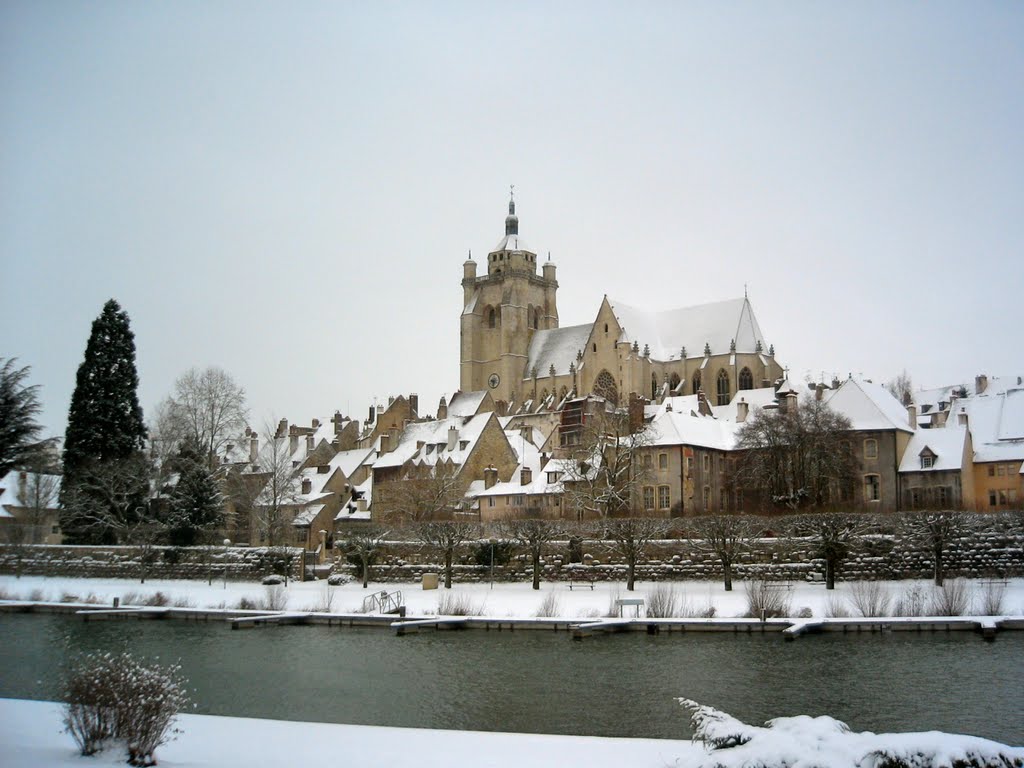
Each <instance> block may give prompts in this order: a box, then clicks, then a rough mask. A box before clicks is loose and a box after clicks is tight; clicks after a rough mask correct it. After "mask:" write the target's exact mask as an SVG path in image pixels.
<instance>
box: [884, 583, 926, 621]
mask: <svg viewBox="0 0 1024 768" xmlns="http://www.w3.org/2000/svg"><path fill="white" fill-rule="evenodd" d="M927 607H928V595H927V593H926V592H925V590H924V588H923V587H922V586H921V585H920V584H914V585H912V586H910V587H907V588H906V589H905V590H903V592H902V593H901V594H900V596H899V597H897V598H896V603H895V604H894V605H893V609H892V615H893V616H924V615H925V613H926V611H927Z"/></svg>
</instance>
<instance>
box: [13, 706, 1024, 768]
mask: <svg viewBox="0 0 1024 768" xmlns="http://www.w3.org/2000/svg"><path fill="white" fill-rule="evenodd" d="M684 716H685V714H684V712H682V711H680V719H682V718H683V717H684ZM706 716H707V718H708V721H707V722H706V723H705V727H704V731H705V735H706V737H707V738H708V740H709V741H711V740H713V739H715V738H719V737H722V736H723V735H730V734H733V733H741V734H743V735H742V739H743V740H745V739H748V738H749V741H748V742H747V743H746V744H743V745H742V746H740V747H735V748H728V749H717V750H714V751H710V748H705V746H704V744H702V743H695V742H690V741H672V740H667V739H610V738H600V737H595V736H551V735H539V734H517V733H486V732H480V731H440V730H429V729H420V728H384V727H378V726H365V725H335V724H329V723H300V722H287V721H282V720H256V719H249V718H240V717H214V716H210V715H182V716H181V717H180V718H179V720H178V723H177V725H178V728H179V729H180V731H181V733H180V734H179V735H178V737H177V738H176V740H174V741H172V742H170V743H168V744H165V745H163V746H161V747H159V748H158V749H157V752H156V757H157V760H158V761H159V764H160V765H163V766H172V767H173V766H182V767H184V766H188V767H189V768H205V766H209V767H210V768H214V767H216V768H235V767H236V766H237V767H238V768H243V767H244V768H254V766H256V767H258V766H278V765H329V764H344V765H358V766H361V768H392V767H393V766H396V765H404V764H412V765H416V766H418V767H419V768H434V767H435V766H436V768H459V767H460V766H467V767H468V766H471V767H472V768H506V767H507V768H519V767H520V766H524V765H527V766H570V765H586V766H591V768H604V767H605V766H608V767H609V768H610V767H611V766H616V767H618V766H633V767H634V768H641V767H643V766H647V767H649V768H665V767H666V766H673V767H674V768H708V767H709V766H717V767H718V768H740V766H751V765H759V766H771V767H773V768H774V766H780V767H781V766H801V765H804V766H824V765H827V766H829V767H830V768H855V766H856V767H859V768H862V767H863V766H868V765H875V764H877V759H878V758H879V757H880V756H883V755H884V756H889V757H905V756H909V755H914V756H917V757H918V760H917V761H916V762H914V763H913V764H914V765H916V766H919V767H920V768H931V767H934V768H940V767H942V768H950V767H951V766H952V765H954V764H959V765H986V766H988V765H1005V766H1010V765H1021V764H1024V763H1022V762H1021V761H1024V749H1020V748H1016V749H1014V748H1006V747H1003V746H1002V745H999V744H996V743H994V742H991V741H986V740H984V739H977V738H974V737H971V736H955V735H949V734H942V733H936V732H930V733H918V734H877V735H876V734H871V733H862V734H858V733H849V732H846V731H845V729H844V727H843V726H842V725H841V724H840V723H838V722H837V721H835V720H833V719H831V718H828V717H818V718H807V717H797V718H780V719H779V720H776V721H773V722H772V723H770V724H769V725H770V726H771V727H769V728H759V727H752V726H747V725H745V724H743V723H739V722H738V721H735V720H733V719H732V718H730V717H729V716H728V715H726V714H725V713H716V712H715V711H714V710H710V711H709V712H707V713H706ZM970 759H973V760H976V762H960V763H955V762H954V761H958V760H959V761H964V760H970ZM1004 759H1005V760H1006V762H1003V760H1004ZM124 760H125V756H124V751H123V749H121V748H118V747H117V746H116V745H111V746H110V747H108V748H107V749H106V750H104V751H103V752H101V753H100V754H99V755H97V756H93V757H89V758H83V757H81V756H79V755H78V753H77V751H76V750H75V747H74V743H73V742H72V740H71V737H70V736H68V735H67V734H65V733H62V727H61V706H60V705H59V704H54V703H52V702H41V701H18V700H13V699H0V762H2V764H3V765H4V766H5V768H37V766H53V767H54V768H83V767H84V766H100V765H124ZM1011 761H1018V762H1011Z"/></svg>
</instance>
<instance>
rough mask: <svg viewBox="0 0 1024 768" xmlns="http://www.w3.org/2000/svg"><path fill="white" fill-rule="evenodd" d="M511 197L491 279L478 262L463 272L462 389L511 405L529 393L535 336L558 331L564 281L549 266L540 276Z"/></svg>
mask: <svg viewBox="0 0 1024 768" xmlns="http://www.w3.org/2000/svg"><path fill="white" fill-rule="evenodd" d="M512 192H513V194H510V195H509V202H508V215H507V216H506V217H505V236H504V237H503V238H502V239H501V240H500V241H499V242H498V244H497V246H495V247H494V249H492V250H491V251H490V252H489V253H488V254H487V274H485V275H480V276H477V274H476V270H477V265H476V262H475V261H473V259H472V256H470V258H469V259H468V260H467V261H466V262H464V263H463V268H462V292H463V309H462V345H461V346H462V354H461V369H460V377H459V380H460V387H461V389H462V390H463V391H467V392H472V391H479V390H482V389H487V390H490V392H491V396H492V397H493V398H494V399H495V400H496V401H497V400H501V401H504V402H505V403H508V404H510V405H512V404H516V405H517V404H519V403H521V402H522V400H523V397H524V393H525V391H526V385H525V381H524V380H525V379H527V378H528V377H529V376H530V372H529V371H527V370H526V360H527V353H528V351H529V348H530V341H531V340H532V339H533V334H534V333H535V332H537V331H539V330H547V329H550V328H557V327H558V307H557V305H556V302H555V295H556V293H557V291H558V281H557V280H556V279H555V265H554V264H552V263H551V261H550V260H549V261H548V262H546V263H545V264H544V267H543V269H542V271H541V274H537V253H536V252H535V251H534V250H532V249H531V248H530V247H529V246H528V245H527V244H526V242H525V241H524V240H523V239H522V238H521V237H520V236H519V217H518V216H516V202H515V198H514V196H513V195H514V188H513V190H512Z"/></svg>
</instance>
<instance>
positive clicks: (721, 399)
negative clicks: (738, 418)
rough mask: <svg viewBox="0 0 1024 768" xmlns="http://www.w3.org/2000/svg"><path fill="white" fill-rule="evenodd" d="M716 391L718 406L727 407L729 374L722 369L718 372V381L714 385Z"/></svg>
mask: <svg viewBox="0 0 1024 768" xmlns="http://www.w3.org/2000/svg"><path fill="white" fill-rule="evenodd" d="M716 387H717V390H718V404H719V405H728V404H729V374H728V373H726V372H725V369H724V368H722V369H720V370H719V371H718V381H717V383H716Z"/></svg>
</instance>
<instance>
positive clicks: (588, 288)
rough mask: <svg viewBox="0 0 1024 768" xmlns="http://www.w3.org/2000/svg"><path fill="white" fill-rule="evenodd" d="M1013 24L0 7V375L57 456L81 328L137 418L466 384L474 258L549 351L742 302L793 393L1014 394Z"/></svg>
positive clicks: (367, 398)
mask: <svg viewBox="0 0 1024 768" xmlns="http://www.w3.org/2000/svg"><path fill="white" fill-rule="evenodd" d="M1022 137H1024V4H1022V3H1019V2H1005V3H987V2H976V3H966V2H964V3H944V2H933V3H888V2H885V3H882V2H879V3H871V2H864V3H849V4H839V3H810V2H791V3H779V4H774V5H772V4H767V3H752V4H747V3H738V2H737V3H717V2H715V3H684V2H672V3H628V4H627V3H595V2H586V3H584V2H580V3H573V2H561V3H550V2H545V3H531V2H515V3H509V2H503V3H477V2H465V3H441V2H430V3H369V2H367V3H342V2H327V3H313V2H296V3H255V2H240V3H233V2H173V3H137V2H124V3H117V2H102V1H101V2H94V3H85V2H41V1H40V0H30V1H29V2H16V1H12V0H7V1H6V2H4V3H2V4H0V260H2V275H3V277H2V278H0V296H2V300H0V355H3V356H17V357H18V358H19V359H20V361H21V363H23V364H28V365H31V366H32V369H33V373H32V381H33V382H34V383H38V384H40V385H42V389H41V397H42V400H43V402H44V406H45V411H44V414H43V418H42V421H43V422H44V423H45V425H46V427H47V428H48V429H49V430H51V431H53V432H59V431H62V430H63V427H64V422H65V419H66V415H67V407H68V403H69V401H70V396H71V390H72V388H73V386H74V375H75V370H76V368H77V366H78V365H79V363H80V362H81V359H82V353H83V351H84V348H85V342H86V339H87V337H88V333H89V326H90V324H91V322H92V320H93V319H94V318H95V317H96V316H97V315H98V314H99V312H100V310H101V308H102V306H103V303H104V301H106V300H107V299H108V298H110V297H114V298H116V299H117V300H118V301H119V302H120V303H121V304H122V306H123V307H124V308H125V309H126V310H127V312H128V313H129V315H130V316H131V319H132V327H133V330H134V331H135V335H136V344H137V349H138V368H139V376H140V381H141V383H140V398H141V400H142V405H143V408H144V409H145V410H146V412H147V414H148V413H150V412H151V411H152V409H153V407H154V405H155V404H156V403H157V402H158V401H159V400H160V399H161V398H162V397H163V396H164V395H166V394H167V393H168V392H169V390H170V388H171V385H172V383H173V381H174V379H175V377H176V376H178V375H179V374H180V373H181V372H183V371H184V370H186V369H187V368H189V367H190V366H206V365H219V366H221V367H223V368H225V369H226V370H227V371H229V372H230V373H231V374H232V375H233V376H234V377H235V378H236V379H237V380H238V381H239V382H240V383H241V384H242V385H243V386H244V387H245V388H246V390H247V391H248V393H249V400H250V404H251V406H252V411H253V422H254V425H258V424H260V423H261V422H262V421H263V420H264V419H265V418H266V417H267V416H269V415H271V414H273V415H276V416H278V417H280V416H285V417H287V418H289V419H291V420H292V421H302V422H308V421H309V419H310V418H311V417H314V416H318V417H321V418H322V417H324V416H329V415H330V414H331V413H333V412H334V410H335V409H340V410H342V411H344V412H348V413H351V415H353V416H354V417H356V418H360V419H362V418H363V417H364V416H365V412H366V408H367V406H368V405H369V404H370V403H371V402H372V401H373V398H374V397H377V398H379V399H382V400H386V398H387V396H388V395H389V394H399V393H409V392H413V391H414V392H418V393H419V395H420V399H421V403H422V404H423V405H422V406H421V411H430V412H433V409H434V407H435V405H436V402H437V398H438V397H439V395H440V394H441V393H442V392H451V391H452V390H454V389H455V388H457V386H458V376H459V371H458V363H459V360H458V354H459V353H458V341H459V324H458V321H459V313H460V310H461V296H462V292H461V287H460V279H461V275H462V266H461V265H462V261H463V260H464V259H465V257H466V253H467V251H469V250H470V249H472V251H473V254H474V256H475V257H477V258H482V257H483V256H484V255H485V254H486V252H487V251H488V250H490V249H491V248H493V247H494V245H495V243H497V241H498V240H499V239H500V238H501V236H502V235H503V233H504V229H503V226H504V225H503V222H504V216H505V207H506V204H507V199H508V185H509V184H515V185H516V201H517V206H518V213H519V217H520V233H521V234H522V235H523V236H524V238H525V239H526V240H527V241H528V242H529V243H531V244H532V245H533V247H534V248H535V249H536V250H537V251H538V252H539V253H541V254H544V255H545V256H546V254H547V252H548V251H550V252H551V255H552V259H553V260H554V261H555V262H556V263H557V264H558V279H559V282H560V284H561V288H560V291H559V311H560V315H561V322H562V325H574V324H578V323H583V322H589V321H591V320H593V318H594V316H595V314H596V312H597V309H598V306H599V304H600V301H601V297H602V295H603V294H605V293H607V294H609V295H610V296H613V297H615V298H618V299H620V300H621V301H624V302H626V303H630V304H636V305H645V306H649V307H651V308H655V309H663V308H669V307H675V306H684V305H687V304H696V303H702V302H706V301H715V300H719V299H725V298H730V297H735V296H740V295H742V293H743V290H744V284H746V285H747V286H748V290H749V293H750V297H751V300H752V302H753V305H754V309H755V312H756V314H757V317H758V320H759V321H760V324H761V327H762V329H763V331H764V333H765V335H766V338H767V339H768V341H770V342H772V343H774V345H775V348H776V351H777V356H778V358H779V360H780V361H781V362H782V363H783V364H786V365H788V366H789V367H790V368H791V370H792V372H793V374H794V375H795V376H797V377H799V378H802V377H804V376H805V375H806V374H810V375H812V376H813V377H815V378H818V377H819V376H820V375H821V372H823V371H824V372H825V374H826V376H831V375H832V374H833V373H837V374H839V375H840V376H843V377H845V376H846V374H847V373H850V372H853V373H855V374H856V373H863V374H864V375H865V376H872V377H876V378H878V379H886V378H890V377H892V376H893V375H895V374H897V373H899V371H900V370H902V369H903V368H904V367H905V368H906V369H907V370H908V371H909V372H910V373H911V375H912V376H913V379H914V382H915V384H917V385H918V386H920V385H931V386H935V385H940V384H947V383H955V382H962V381H965V380H966V379H968V378H969V377H973V375H974V374H975V373H980V372H988V373H996V374H999V373H1020V372H1024V359H1022V358H1024V355H1022V353H1021V349H1022V342H1021V329H1022V328H1024V322H1022V321H1024V309H1022V304H1024V301H1022V299H1024V291H1022V288H1024V278H1022V272H1021V267H1020V256H1021V251H1022V244H1024V210H1022V208H1024V205H1022V204H1024V173H1022V170H1024V139H1022Z"/></svg>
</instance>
